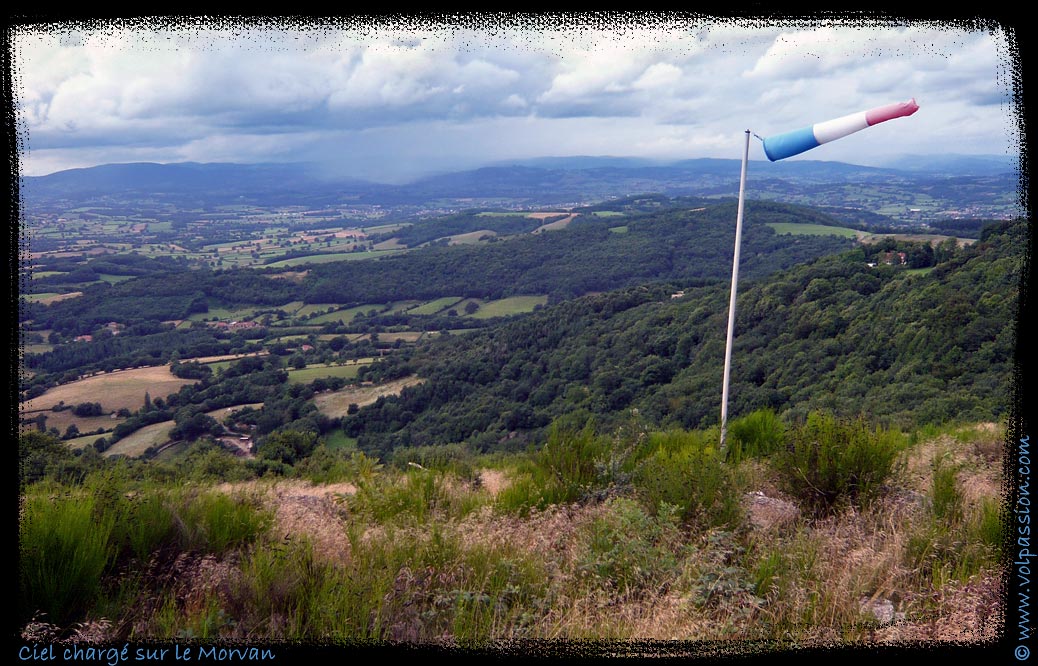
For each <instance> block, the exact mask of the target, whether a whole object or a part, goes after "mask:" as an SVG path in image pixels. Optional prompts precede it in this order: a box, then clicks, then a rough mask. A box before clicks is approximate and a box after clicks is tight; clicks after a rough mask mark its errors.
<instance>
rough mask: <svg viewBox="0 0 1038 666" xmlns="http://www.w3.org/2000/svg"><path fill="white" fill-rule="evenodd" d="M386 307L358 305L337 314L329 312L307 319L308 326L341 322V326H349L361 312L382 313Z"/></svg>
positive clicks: (377, 304)
mask: <svg viewBox="0 0 1038 666" xmlns="http://www.w3.org/2000/svg"><path fill="white" fill-rule="evenodd" d="M384 307H385V305H382V304H381V303H376V304H371V305H358V306H357V307H355V308H347V309H346V310H339V311H337V312H329V313H326V314H323V315H318V316H316V317H314V318H313V319H307V320H306V323H307V324H328V323H333V322H339V323H341V324H348V323H350V322H351V321H353V318H354V317H356V316H357V315H358V314H360V313H361V312H370V311H372V310H374V311H376V312H382V309H383V308H384Z"/></svg>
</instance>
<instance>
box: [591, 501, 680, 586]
mask: <svg viewBox="0 0 1038 666" xmlns="http://www.w3.org/2000/svg"><path fill="white" fill-rule="evenodd" d="M608 506H609V509H610V510H609V511H608V512H607V513H605V514H603V515H601V516H600V517H598V518H596V519H595V520H594V522H592V523H591V525H590V526H589V527H588V529H587V539H588V546H587V551H586V552H585V554H584V556H583V558H582V561H581V563H580V565H579V566H580V569H581V570H583V571H587V572H588V573H590V574H591V575H592V580H593V581H596V582H599V583H603V584H605V585H606V586H608V587H610V588H611V591H612V595H613V596H614V597H615V598H617V599H628V598H637V597H640V596H642V595H645V594H654V593H656V592H657V590H658V588H659V587H660V585H661V584H664V583H665V582H667V580H668V579H669V578H672V577H674V576H676V575H677V571H678V558H677V551H678V549H679V547H680V544H681V531H680V529H679V528H678V519H677V515H676V514H677V507H674V506H671V505H668V504H663V505H660V506H659V507H658V508H657V512H656V513H657V516H656V517H653V516H651V515H649V514H648V513H646V512H645V511H644V510H643V509H642V507H640V506H639V505H638V503H637V502H635V501H633V500H630V499H627V498H624V497H617V498H613V499H611V500H609V504H608Z"/></svg>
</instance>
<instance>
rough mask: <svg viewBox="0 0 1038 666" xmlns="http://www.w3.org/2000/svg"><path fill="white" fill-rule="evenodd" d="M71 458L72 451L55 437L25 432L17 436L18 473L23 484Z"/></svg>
mask: <svg viewBox="0 0 1038 666" xmlns="http://www.w3.org/2000/svg"><path fill="white" fill-rule="evenodd" d="M71 460H72V452H71V451H69V448H68V447H67V446H65V444H64V443H63V442H62V441H61V440H60V439H59V438H57V437H54V436H52V435H49V434H46V433H42V432H27V433H23V434H22V435H20V436H19V437H18V475H19V481H20V482H21V484H22V485H23V486H25V485H28V484H30V483H34V482H36V481H39V480H40V479H43V478H44V477H45V476H47V475H48V474H50V473H53V472H54V471H55V470H56V469H57V468H58V466H59V465H61V464H63V463H66V462H69V461H71Z"/></svg>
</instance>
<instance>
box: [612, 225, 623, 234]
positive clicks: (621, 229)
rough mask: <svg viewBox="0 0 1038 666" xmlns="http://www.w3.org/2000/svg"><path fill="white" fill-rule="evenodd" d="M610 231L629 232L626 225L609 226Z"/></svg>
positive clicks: (617, 232) (615, 232) (616, 232)
mask: <svg viewBox="0 0 1038 666" xmlns="http://www.w3.org/2000/svg"><path fill="white" fill-rule="evenodd" d="M609 231H612V232H613V233H614V234H626V233H627V227H626V226H622V227H609Z"/></svg>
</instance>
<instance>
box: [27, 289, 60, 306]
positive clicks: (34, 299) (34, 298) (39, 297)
mask: <svg viewBox="0 0 1038 666" xmlns="http://www.w3.org/2000/svg"><path fill="white" fill-rule="evenodd" d="M60 295H61V294H59V293H57V292H53V291H45V292H43V293H41V294H21V297H22V298H24V299H25V300H27V301H29V302H30V303H39V302H40V301H45V300H47V299H48V298H54V297H55V296H60Z"/></svg>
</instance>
